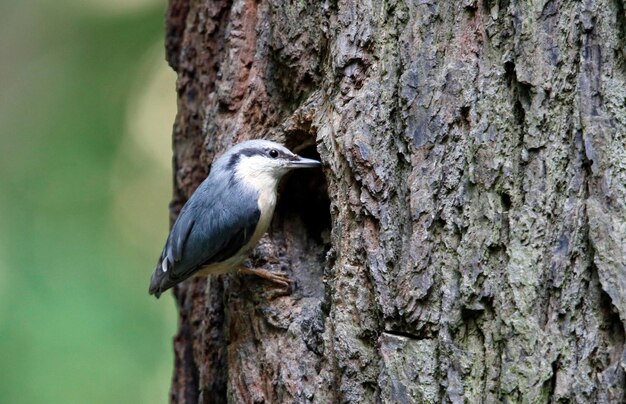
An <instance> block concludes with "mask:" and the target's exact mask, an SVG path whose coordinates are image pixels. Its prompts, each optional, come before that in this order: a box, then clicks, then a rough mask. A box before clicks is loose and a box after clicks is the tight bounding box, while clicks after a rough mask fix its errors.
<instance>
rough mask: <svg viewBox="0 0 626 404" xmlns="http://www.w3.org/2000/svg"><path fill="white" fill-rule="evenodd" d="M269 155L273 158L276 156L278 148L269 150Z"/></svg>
mask: <svg viewBox="0 0 626 404" xmlns="http://www.w3.org/2000/svg"><path fill="white" fill-rule="evenodd" d="M269 155H270V157H271V158H273V159H275V158H276V157H278V150H276V149H272V150H270V151H269Z"/></svg>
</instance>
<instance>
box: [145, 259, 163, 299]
mask: <svg viewBox="0 0 626 404" xmlns="http://www.w3.org/2000/svg"><path fill="white" fill-rule="evenodd" d="M165 276H166V273H165V272H163V271H162V270H161V265H157V267H156V269H155V270H154V272H153V273H152V276H151V277H150V288H149V289H148V293H150V294H151V295H154V297H156V298H157V299H158V298H159V296H161V293H163V290H164V289H163V278H165Z"/></svg>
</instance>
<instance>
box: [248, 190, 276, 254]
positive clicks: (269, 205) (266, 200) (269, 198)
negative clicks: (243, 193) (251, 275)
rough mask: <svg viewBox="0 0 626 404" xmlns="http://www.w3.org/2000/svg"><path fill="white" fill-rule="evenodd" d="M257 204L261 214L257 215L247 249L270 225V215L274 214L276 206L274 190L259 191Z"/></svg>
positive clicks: (252, 245)
mask: <svg viewBox="0 0 626 404" xmlns="http://www.w3.org/2000/svg"><path fill="white" fill-rule="evenodd" d="M257 204H258V207H259V211H260V212H261V215H260V216H259V222H258V223H257V225H256V229H255V230H254V234H252V237H251V238H250V242H249V243H248V244H247V245H246V247H247V249H249V250H251V249H252V248H254V246H255V245H256V244H257V243H258V242H259V240H260V239H261V237H263V234H265V232H266V231H267V229H268V228H269V227H270V223H271V222H272V216H274V208H275V207H276V191H275V190H273V189H270V190H262V191H260V192H259V199H258V200H257Z"/></svg>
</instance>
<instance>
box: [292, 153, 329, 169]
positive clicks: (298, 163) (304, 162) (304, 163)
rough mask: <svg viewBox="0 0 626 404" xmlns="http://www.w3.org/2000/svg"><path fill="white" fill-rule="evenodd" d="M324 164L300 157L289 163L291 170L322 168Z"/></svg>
mask: <svg viewBox="0 0 626 404" xmlns="http://www.w3.org/2000/svg"><path fill="white" fill-rule="evenodd" d="M321 166H322V163H320V162H319V161H317V160H313V159H307V158H304V157H300V156H298V160H292V161H290V162H288V163H287V167H289V168H308V167H321Z"/></svg>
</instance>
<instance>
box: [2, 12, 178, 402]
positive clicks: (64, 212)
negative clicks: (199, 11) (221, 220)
mask: <svg viewBox="0 0 626 404" xmlns="http://www.w3.org/2000/svg"><path fill="white" fill-rule="evenodd" d="M165 7H166V1H165V0H56V1H50V0H26V1H23V0H20V1H9V0H0V157H1V158H0V403H135V402H143V403H158V402H167V399H168V395H167V394H168V390H169V384H170V377H171V370H172V360H173V358H172V357H173V354H172V336H173V335H174V332H175V328H176V324H175V323H176V315H175V305H174V302H173V300H172V298H171V295H170V294H166V295H165V296H164V298H161V299H160V300H158V301H157V300H154V298H151V297H149V296H148V294H147V289H148V279H149V275H150V272H151V270H152V268H153V266H154V264H155V263H156V259H157V256H158V254H159V253H160V249H161V247H162V244H163V242H164V240H165V237H166V234H167V226H168V212H167V204H168V201H169V198H170V195H171V167H170V161H171V160H170V159H171V157H170V156H171V140H170V139H171V128H172V123H173V120H174V116H175V108H176V106H175V104H176V100H175V84H174V83H175V75H174V73H173V72H172V71H171V69H170V68H169V67H168V66H167V64H166V62H165V61H164V50H163V36H164V12H165Z"/></svg>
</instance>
